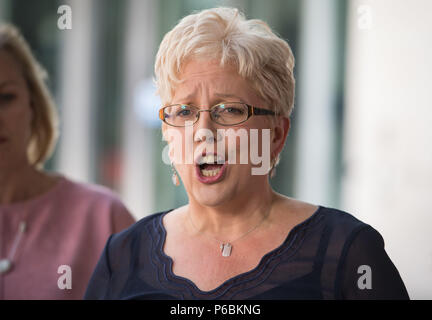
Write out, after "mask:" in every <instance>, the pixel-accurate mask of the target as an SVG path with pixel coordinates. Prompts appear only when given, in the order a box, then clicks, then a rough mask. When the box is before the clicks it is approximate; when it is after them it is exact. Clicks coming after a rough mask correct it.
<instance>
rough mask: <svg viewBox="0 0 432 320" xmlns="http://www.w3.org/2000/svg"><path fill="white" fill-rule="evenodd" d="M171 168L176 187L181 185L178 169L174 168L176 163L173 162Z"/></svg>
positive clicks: (172, 179)
mask: <svg viewBox="0 0 432 320" xmlns="http://www.w3.org/2000/svg"><path fill="white" fill-rule="evenodd" d="M171 170H172V176H171V181H172V183H173V184H174V185H175V186H176V187H178V186H179V185H180V180H179V177H178V175H177V171H176V169H175V168H174V165H173V164H172V163H171Z"/></svg>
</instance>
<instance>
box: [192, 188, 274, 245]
mask: <svg viewBox="0 0 432 320" xmlns="http://www.w3.org/2000/svg"><path fill="white" fill-rule="evenodd" d="M276 197H277V193H276V192H274V191H273V190H272V189H271V186H270V184H268V183H267V185H266V188H265V189H264V190H263V189H260V190H248V192H247V193H246V194H243V195H236V196H235V197H234V198H233V199H231V200H230V201H227V202H225V203H224V204H221V205H219V206H212V207H209V206H203V205H200V204H199V203H197V202H196V201H193V200H192V199H191V201H190V202H189V206H188V215H189V217H190V219H191V220H192V223H193V228H194V229H196V230H195V231H199V232H204V233H206V234H208V235H212V236H214V237H218V238H220V239H221V240H222V239H233V238H236V237H238V236H241V235H242V234H244V233H246V232H248V231H249V230H250V229H251V228H254V227H256V226H257V225H259V224H261V223H264V219H267V217H268V216H269V215H270V213H271V208H272V204H273V202H274V201H275V199H276Z"/></svg>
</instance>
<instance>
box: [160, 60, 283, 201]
mask: <svg viewBox="0 0 432 320" xmlns="http://www.w3.org/2000/svg"><path fill="white" fill-rule="evenodd" d="M180 79H181V82H180V84H178V85H177V87H176V89H175V92H174V96H173V100H172V101H171V103H170V104H186V105H194V106H196V107H198V108H199V109H209V108H210V107H212V106H214V105H216V104H219V103H222V102H243V103H245V104H249V105H251V106H254V107H258V108H262V109H270V108H269V107H268V106H267V105H265V103H264V102H263V101H262V99H260V97H259V96H258V94H257V93H256V92H255V90H253V89H252V87H251V85H250V83H249V82H248V81H247V80H245V79H244V78H242V77H241V76H240V75H238V73H237V71H236V70H235V69H234V68H232V67H230V66H226V67H223V68H222V67H220V66H219V63H218V62H215V61H197V60H195V61H194V60H192V61H190V62H189V63H187V64H186V65H185V67H184V68H183V70H182V73H181V74H180ZM269 117H270V116H252V117H250V118H249V119H248V120H247V121H246V122H243V123H241V124H239V125H235V126H230V127H226V126H222V125H219V124H217V123H215V122H213V121H212V120H211V118H210V113H209V112H201V113H200V117H199V120H198V122H197V123H195V124H194V125H193V127H188V128H185V127H171V126H168V125H166V124H163V131H164V134H165V133H166V131H167V129H170V130H176V131H177V133H179V135H181V137H182V140H181V141H180V142H179V141H178V140H174V139H173V140H171V142H170V152H171V159H172V158H173V154H175V153H176V151H178V150H180V149H181V150H182V153H181V154H182V155H183V158H182V159H181V161H180V163H178V159H176V160H175V168H176V169H177V172H178V173H179V175H180V177H181V180H182V182H183V184H184V186H185V189H186V191H187V193H188V196H189V198H193V200H195V201H196V202H198V203H199V204H201V205H205V206H222V205H224V204H227V203H229V201H231V200H235V199H238V200H247V199H248V197H250V196H251V195H252V194H256V192H259V191H260V189H264V188H265V186H266V182H267V181H268V180H267V179H268V175H267V174H261V175H256V174H252V168H253V167H255V168H257V167H260V166H262V164H261V165H260V164H258V165H257V164H256V161H255V160H254V161H255V164H253V163H252V161H251V141H250V140H251V139H250V138H251V137H250V129H258V130H256V131H257V132H258V135H257V136H258V137H259V139H258V142H257V145H258V154H259V155H260V156H265V155H263V154H262V152H266V153H269V154H268V155H267V156H268V158H269V159H272V158H273V157H274V155H275V154H274V153H275V151H277V150H276V149H277V148H278V147H279V144H280V143H281V139H283V140H285V138H286V135H285V136H283V133H282V135H281V134H279V137H277V136H276V137H275V136H274V134H273V132H272V135H271V138H270V137H269V138H268V139H267V140H268V141H266V142H265V141H263V138H262V137H261V136H262V129H274V126H272V124H271V123H272V122H271V120H270V118H269ZM276 122H277V121H276ZM202 129H206V130H209V131H211V132H212V133H213V136H214V137H215V140H214V142H215V143H213V144H211V142H212V141H211V140H209V141H207V139H206V138H205V137H204V138H201V139H198V137H199V136H201V137H202V135H200V134H197V132H198V131H199V130H200V132H203V130H202ZM218 129H225V130H227V129H232V130H236V131H237V130H239V129H243V130H242V131H243V132H245V131H246V132H247V137H248V142H247V144H248V148H247V150H245V149H244V147H242V146H241V144H240V138H235V139H234V141H236V142H237V143H235V144H234V146H233V145H232V144H231V145H230V144H229V143H228V137H227V136H226V135H219V137H218V135H217V130H218ZM273 131H274V130H273ZM217 137H218V138H217ZM218 139H219V141H218V143H221V142H225V152H224V153H222V154H221V152H219V153H218V150H217V144H216V141H217V140H218ZM168 140H169V138H168ZM186 141H191V142H192V141H193V151H194V155H193V158H192V160H193V161H194V162H193V163H192V164H191V163H190V162H189V163H188V162H187V160H186V159H185V155H187V154H188V153H190V152H191V150H190V149H189V150H188V149H187V147H186V146H185V144H186ZM231 141H233V140H231ZM283 142H284V141H283ZM283 142H282V145H283ZM263 143H267V145H270V147H269V148H268V151H265V148H264V151H262V150H263ZM209 146H211V148H209ZM209 149H210V150H209ZM197 150H199V152H197ZM201 150H203V151H205V153H206V154H208V153H211V152H213V153H214V154H215V157H221V158H223V159H224V161H225V164H224V165H219V166H211V165H201V166H200V165H199V164H198V162H199V161H200V160H201V161H203V160H204V161H207V162H211V161H212V159H211V158H210V159H209V158H200V155H202V152H201ZM240 151H242V153H244V152H246V153H247V154H248V157H247V163H243V162H244V161H243V162H242V164H240ZM278 151H280V150H278ZM230 153H231V154H232V153H235V154H236V163H231V161H230V163H227V162H228V160H229V158H228V155H229V154H230ZM231 159H232V158H231ZM255 159H256V158H255ZM265 172H267V171H266V170H265ZM212 174H213V175H214V176H211V175H212ZM209 175H210V176H209ZM241 198H242V199H241Z"/></svg>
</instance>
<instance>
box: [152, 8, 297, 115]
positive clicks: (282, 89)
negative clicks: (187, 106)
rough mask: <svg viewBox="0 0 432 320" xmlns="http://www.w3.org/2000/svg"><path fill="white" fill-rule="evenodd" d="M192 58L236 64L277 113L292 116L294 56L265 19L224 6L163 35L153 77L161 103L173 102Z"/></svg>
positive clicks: (186, 19)
mask: <svg viewBox="0 0 432 320" xmlns="http://www.w3.org/2000/svg"><path fill="white" fill-rule="evenodd" d="M194 58H201V59H202V58H204V59H209V60H211V59H219V60H220V64H221V66H223V65H225V64H226V63H228V64H230V65H233V66H235V67H236V68H237V70H238V73H239V75H241V76H242V77H244V78H245V79H248V80H249V81H250V82H251V84H252V86H253V88H254V89H255V90H257V92H258V93H259V95H260V97H261V98H262V99H263V100H264V101H265V102H266V103H268V106H269V107H270V108H271V109H272V110H273V111H275V112H277V113H278V114H280V115H282V116H286V117H289V116H290V115H291V112H292V110H293V107H294V91H295V79H294V75H293V69H294V56H293V54H292V51H291V48H290V46H289V45H288V43H287V42H286V41H285V40H283V39H281V38H280V37H279V36H277V35H276V34H275V33H273V31H272V30H271V29H270V27H269V26H268V25H267V24H266V23H265V22H263V21H261V20H257V19H252V20H246V18H245V17H244V15H243V14H241V13H240V12H239V11H238V10H237V9H235V8H225V7H221V8H213V9H207V10H203V11H200V12H197V13H194V14H191V15H188V16H186V17H184V18H183V19H182V20H181V21H180V22H179V23H178V24H177V25H176V26H175V27H174V28H173V29H172V30H171V31H170V32H168V33H167V34H166V35H165V37H164V38H163V40H162V42H161V44H160V47H159V51H158V53H157V56H156V63H155V76H156V79H155V81H156V86H157V88H158V94H159V95H160V97H161V100H162V103H163V104H167V103H170V102H171V99H172V97H173V95H174V91H175V88H176V84H178V83H179V78H178V76H179V74H180V72H181V68H182V66H183V64H184V63H185V62H187V60H189V59H194Z"/></svg>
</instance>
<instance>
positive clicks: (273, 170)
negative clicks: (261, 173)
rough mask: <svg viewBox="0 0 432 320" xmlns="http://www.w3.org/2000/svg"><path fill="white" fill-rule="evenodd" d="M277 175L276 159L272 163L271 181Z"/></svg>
mask: <svg viewBox="0 0 432 320" xmlns="http://www.w3.org/2000/svg"><path fill="white" fill-rule="evenodd" d="M275 175H276V158H274V159H273V160H272V162H271V169H270V179H272V178H273V177H274V176H275Z"/></svg>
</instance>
